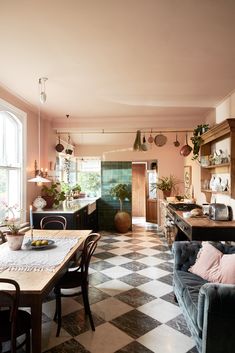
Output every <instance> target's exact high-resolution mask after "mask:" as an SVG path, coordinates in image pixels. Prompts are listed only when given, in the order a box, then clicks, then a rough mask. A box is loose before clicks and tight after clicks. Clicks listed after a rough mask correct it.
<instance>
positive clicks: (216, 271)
mask: <svg viewBox="0 0 235 353" xmlns="http://www.w3.org/2000/svg"><path fill="white" fill-rule="evenodd" d="M223 250H227V249H225V248H224V249H223ZM189 272H192V273H194V274H196V275H198V276H200V277H202V278H204V279H205V280H208V281H209V282H218V283H224V284H235V254H233V253H230V254H229V253H228V252H227V253H225V254H224V253H223V252H221V251H220V250H218V248H215V246H213V245H212V244H210V243H208V242H203V244H202V248H201V249H200V251H199V253H198V257H197V260H196V262H195V264H194V265H193V266H191V267H190V268H189Z"/></svg>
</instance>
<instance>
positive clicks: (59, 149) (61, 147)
mask: <svg viewBox="0 0 235 353" xmlns="http://www.w3.org/2000/svg"><path fill="white" fill-rule="evenodd" d="M55 149H56V151H57V152H62V151H63V150H64V146H63V145H62V144H61V143H60V135H59V143H57V145H56V146H55Z"/></svg>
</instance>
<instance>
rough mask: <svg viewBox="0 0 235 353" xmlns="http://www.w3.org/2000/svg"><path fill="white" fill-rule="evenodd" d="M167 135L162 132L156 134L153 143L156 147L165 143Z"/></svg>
mask: <svg viewBox="0 0 235 353" xmlns="http://www.w3.org/2000/svg"><path fill="white" fill-rule="evenodd" d="M166 141H167V137H166V136H165V135H163V134H158V135H156V136H155V138H154V142H155V145H156V146H158V147H162V146H164V145H165V144H166Z"/></svg>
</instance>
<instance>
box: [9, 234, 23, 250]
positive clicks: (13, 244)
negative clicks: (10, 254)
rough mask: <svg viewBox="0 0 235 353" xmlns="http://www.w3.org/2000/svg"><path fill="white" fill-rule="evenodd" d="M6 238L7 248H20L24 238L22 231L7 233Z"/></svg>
mask: <svg viewBox="0 0 235 353" xmlns="http://www.w3.org/2000/svg"><path fill="white" fill-rule="evenodd" d="M6 239H7V243H8V246H9V249H11V250H20V249H21V246H22V243H23V240H24V233H18V234H12V233H7V234H6Z"/></svg>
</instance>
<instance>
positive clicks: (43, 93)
mask: <svg viewBox="0 0 235 353" xmlns="http://www.w3.org/2000/svg"><path fill="white" fill-rule="evenodd" d="M46 100H47V95H46V93H45V92H41V93H40V102H41V103H42V104H44V103H46Z"/></svg>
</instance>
